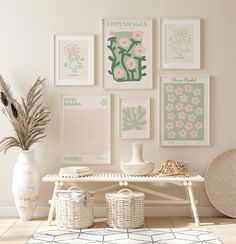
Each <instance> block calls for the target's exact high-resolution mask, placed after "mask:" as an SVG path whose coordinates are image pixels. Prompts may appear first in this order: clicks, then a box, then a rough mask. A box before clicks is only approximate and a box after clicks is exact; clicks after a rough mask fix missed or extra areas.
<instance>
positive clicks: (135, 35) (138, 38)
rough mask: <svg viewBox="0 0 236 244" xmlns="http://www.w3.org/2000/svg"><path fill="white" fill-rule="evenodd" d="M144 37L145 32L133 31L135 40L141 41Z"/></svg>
mask: <svg viewBox="0 0 236 244" xmlns="http://www.w3.org/2000/svg"><path fill="white" fill-rule="evenodd" d="M142 38H143V33H142V32H141V31H136V32H134V33H133V39H134V40H135V41H141V40H142Z"/></svg>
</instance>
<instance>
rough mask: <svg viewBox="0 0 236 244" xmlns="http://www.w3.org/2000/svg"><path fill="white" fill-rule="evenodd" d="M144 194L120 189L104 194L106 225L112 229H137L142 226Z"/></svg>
mask: <svg viewBox="0 0 236 244" xmlns="http://www.w3.org/2000/svg"><path fill="white" fill-rule="evenodd" d="M144 197H145V196H144V193H142V192H133V191H131V190H129V189H122V190H120V191H119V192H111V193H107V194H106V207H107V223H108V225H109V226H110V227H113V228H138V227H140V226H142V225H143V224H144Z"/></svg>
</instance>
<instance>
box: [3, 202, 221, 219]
mask: <svg viewBox="0 0 236 244" xmlns="http://www.w3.org/2000/svg"><path fill="white" fill-rule="evenodd" d="M48 211H49V207H38V208H37V209H36V211H35V214H34V216H35V217H42V216H47V215H48ZM94 212H95V216H97V217H104V216H106V208H105V206H104V205H95V207H94ZM198 214H199V216H202V217H215V216H222V214H221V213H220V212H218V211H217V210H216V209H215V208H214V207H198ZM189 215H190V213H189V209H188V207H149V206H147V207H145V216H163V217H164V216H189ZM3 216H17V211H16V208H15V207H0V217H3Z"/></svg>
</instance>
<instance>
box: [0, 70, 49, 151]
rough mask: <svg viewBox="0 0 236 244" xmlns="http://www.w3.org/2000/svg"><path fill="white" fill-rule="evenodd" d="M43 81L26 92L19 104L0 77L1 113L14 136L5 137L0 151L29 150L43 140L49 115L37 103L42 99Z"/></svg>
mask: <svg viewBox="0 0 236 244" xmlns="http://www.w3.org/2000/svg"><path fill="white" fill-rule="evenodd" d="M44 81H45V79H43V80H41V79H40V78H38V79H37V81H36V82H35V83H34V85H33V86H32V87H31V89H30V90H29V92H28V95H27V97H26V99H24V98H21V104H20V103H19V102H18V101H17V100H16V99H15V98H14V97H13V94H12V92H11V89H10V87H9V85H8V84H7V83H6V82H5V81H4V79H3V78H2V76H1V75H0V100H1V103H2V107H3V108H2V111H3V113H4V115H5V116H6V117H7V119H8V120H9V122H10V123H11V125H12V127H13V129H14V132H15V135H14V136H9V137H5V138H4V139H3V140H2V141H0V151H4V152H5V153H6V152H7V150H8V149H10V148H11V147H20V148H22V149H23V150H29V149H30V147H31V146H32V145H33V144H34V143H36V142H38V141H39V140H41V139H42V138H44V137H45V136H46V135H45V130H46V125H47V124H48V122H49V121H50V116H51V113H50V112H49V110H48V108H47V107H46V106H44V105H43V103H40V102H39V99H40V98H41V97H42V84H43V82H44Z"/></svg>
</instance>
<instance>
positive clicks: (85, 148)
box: [60, 95, 111, 164]
mask: <svg viewBox="0 0 236 244" xmlns="http://www.w3.org/2000/svg"><path fill="white" fill-rule="evenodd" d="M61 103H62V105H61V106H62V113H61V117H62V118H61V121H62V122H61V130H60V133H61V134H60V139H61V140H60V141H61V154H62V155H61V159H62V162H63V163H78V164H109V163H110V162H111V156H110V151H111V145H110V143H111V138H110V137H111V127H110V126H111V115H110V96H109V95H64V96H62V101H61Z"/></svg>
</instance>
